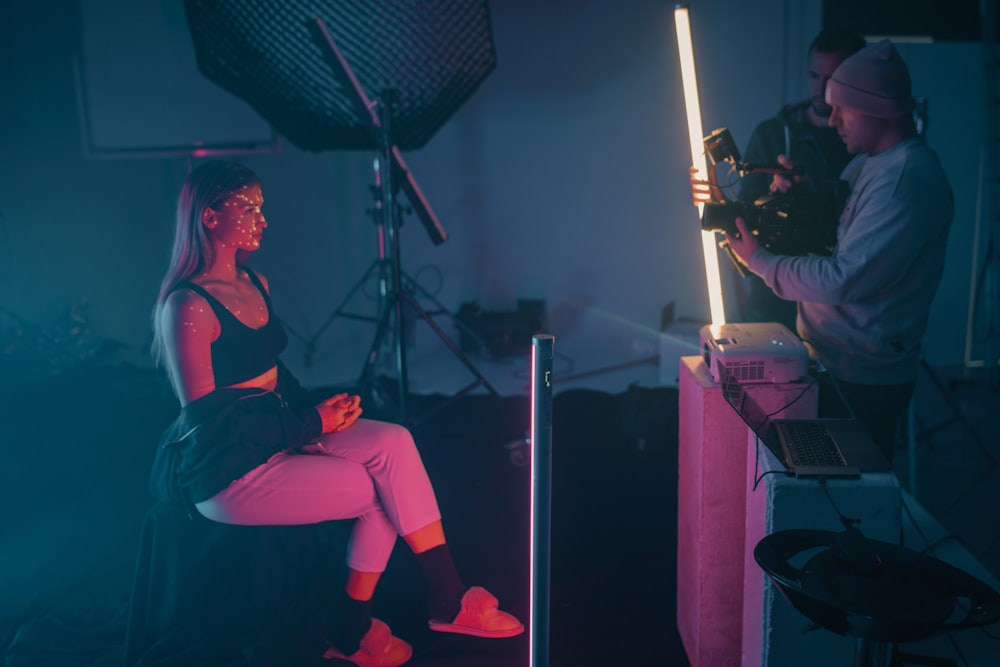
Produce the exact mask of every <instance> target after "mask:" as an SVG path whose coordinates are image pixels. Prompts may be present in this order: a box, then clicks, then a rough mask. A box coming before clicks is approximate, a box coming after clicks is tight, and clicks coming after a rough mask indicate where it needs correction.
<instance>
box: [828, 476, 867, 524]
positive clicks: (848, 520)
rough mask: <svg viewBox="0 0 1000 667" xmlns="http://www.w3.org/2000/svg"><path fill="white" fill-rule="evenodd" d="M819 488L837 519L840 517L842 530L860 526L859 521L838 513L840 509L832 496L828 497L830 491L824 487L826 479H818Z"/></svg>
mask: <svg viewBox="0 0 1000 667" xmlns="http://www.w3.org/2000/svg"><path fill="white" fill-rule="evenodd" d="M819 486H820V488H821V489H823V494H824V495H825V496H826V499H827V500H828V501H830V506H831V507H833V511H834V512H836V513H837V516H838V517H840V523H842V524H844V528H850V527H851V526H860V525H861V519H852V518H850V517H848V516H847V515H845V514H844V513H843V512H841V511H840V508H839V507H837V503H835V502H833V496H831V495H830V490H829V489H828V488H827V487H826V477H820V478H819Z"/></svg>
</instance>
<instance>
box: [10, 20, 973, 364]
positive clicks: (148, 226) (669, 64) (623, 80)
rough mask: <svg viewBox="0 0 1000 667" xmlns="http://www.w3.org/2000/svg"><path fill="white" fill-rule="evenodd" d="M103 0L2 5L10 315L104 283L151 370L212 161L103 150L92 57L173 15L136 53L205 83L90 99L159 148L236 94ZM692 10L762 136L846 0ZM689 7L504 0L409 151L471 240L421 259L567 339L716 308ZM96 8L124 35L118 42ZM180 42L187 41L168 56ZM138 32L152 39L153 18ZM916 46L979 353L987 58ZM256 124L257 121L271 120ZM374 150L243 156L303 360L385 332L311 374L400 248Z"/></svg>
mask: <svg viewBox="0 0 1000 667" xmlns="http://www.w3.org/2000/svg"><path fill="white" fill-rule="evenodd" d="M84 1H85V2H86V5H82V4H81V3H79V2H76V1H73V0H48V1H46V2H41V3H29V2H15V1H12V0H9V1H7V2H3V3H0V68H2V69H0V170H2V177H0V306H2V307H3V309H4V311H3V313H2V315H0V332H2V335H3V337H4V343H5V346H6V345H7V344H9V343H11V342H13V343H14V344H17V343H19V342H20V341H21V340H23V338H22V337H21V331H23V329H24V327H25V326H28V327H37V328H39V329H43V330H51V329H52V328H53V327H54V326H56V325H57V323H59V322H61V321H64V320H65V315H64V313H65V312H66V309H67V308H68V307H70V306H71V305H72V304H78V303H80V302H81V300H86V303H87V304H89V311H88V319H87V322H88V325H89V329H90V332H91V335H92V337H93V339H97V340H108V341H114V343H115V345H114V350H115V351H114V353H115V354H116V355H118V356H120V357H121V358H123V359H126V360H129V361H134V362H136V363H147V361H146V360H147V355H146V347H145V346H146V344H147V343H148V337H149V334H148V331H149V326H148V319H149V311H150V308H151V305H152V302H153V299H154V297H155V292H156V288H157V285H158V281H159V278H160V275H161V273H162V271H163V269H164V266H165V262H166V256H167V252H168V246H169V239H170V234H171V215H172V208H173V202H174V198H175V197H176V193H177V190H178V188H179V186H180V183H181V181H182V179H183V177H184V174H185V173H186V169H187V167H188V164H187V161H186V160H185V159H184V158H182V157H135V158H129V159H108V158H107V157H104V156H95V155H94V154H93V150H91V151H90V154H89V155H88V145H87V137H86V136H84V134H83V133H82V132H81V123H80V115H79V113H78V97H77V90H76V83H77V82H76V80H75V77H74V70H73V56H74V55H80V54H86V53H87V44H88V42H87V40H88V39H90V40H95V39H100V40H113V39H114V34H115V30H118V31H119V34H122V32H121V31H128V30H143V29H146V30H152V31H155V34H156V37H157V40H156V41H155V42H154V40H152V39H147V40H145V43H146V44H147V48H146V49H145V52H136V53H135V54H134V62H129V63H128V64H129V66H130V67H131V68H132V69H134V70H135V71H136V72H138V73H140V76H141V73H142V72H151V73H156V77H160V78H162V81H163V86H164V87H166V86H167V84H170V85H171V86H174V85H179V86H180V88H179V90H180V91H181V92H180V93H179V94H177V95H176V96H174V97H172V98H171V97H169V96H168V97H167V99H163V100H159V101H157V103H156V104H155V105H153V106H152V107H151V109H150V110H149V111H146V112H143V114H142V116H143V117H142V120H141V122H138V123H136V122H135V118H134V117H132V116H129V117H115V115H114V114H115V109H116V108H118V109H119V111H118V112H119V113H125V114H127V112H124V111H121V110H122V109H125V108H126V107H127V106H128V105H126V104H125V102H126V101H130V102H134V101H135V100H130V99H129V98H138V97H140V96H141V95H142V94H143V93H142V92H141V91H140V90H139V89H136V88H126V89H121V90H119V91H118V94H120V95H121V96H122V97H121V99H122V102H123V103H122V104H121V106H120V107H116V105H115V104H113V103H112V104H110V105H108V104H105V105H104V106H102V107H100V108H98V106H96V101H95V106H94V108H91V109H87V111H89V112H90V113H92V114H95V117H94V118H91V120H92V121H93V122H94V123H95V124H98V125H99V124H100V123H106V127H111V128H119V129H128V130H129V131H130V132H132V133H138V136H139V139H129V141H141V140H142V130H143V128H144V127H145V128H148V129H149V130H150V136H149V137H148V141H149V142H151V143H157V142H160V141H161V134H162V130H163V129H165V128H175V127H181V128H183V125H184V122H186V121H183V122H182V119H185V118H188V117H189V116H190V115H191V114H192V112H197V111H198V110H199V107H206V106H210V107H211V108H213V109H214V108H215V106H214V105H215V104H221V103H220V102H218V101H217V98H215V97H214V96H209V95H208V94H207V93H204V92H203V91H205V90H206V88H205V85H206V82H205V81H202V80H199V81H198V82H197V83H195V82H192V81H191V80H190V77H192V76H194V77H196V76H197V75H196V74H184V73H183V71H182V68H181V65H182V64H186V63H185V62H184V61H189V60H190V57H189V54H184V52H183V49H185V48H186V45H185V42H184V39H185V36H184V35H183V34H178V33H176V32H171V31H172V30H174V31H176V26H175V25H174V24H172V23H171V22H170V21H171V20H172V19H171V18H170V17H171V16H175V15H176V14H175V12H176V10H175V9H171V8H170V7H169V6H168V5H167V4H164V3H159V2H150V3H142V4H136V3H130V4H131V5H136V6H138V7H145V8H146V10H147V11H148V12H149V15H148V18H147V20H146V21H139V22H138V23H137V24H133V27H132V28H128V27H126V26H119V25H118V24H117V23H116V18H121V17H120V16H119V15H118V14H116V13H115V7H116V5H117V4H118V3H117V2H111V1H110V0H107V1H105V2H103V3H102V2H101V1H100V0H84ZM691 5H692V23H693V29H694V33H695V34H694V38H695V48H696V55H697V57H698V71H699V76H700V77H701V92H702V108H703V117H704V126H705V129H706V131H707V130H710V129H712V128H715V127H723V126H724V127H729V128H730V129H731V131H732V133H733V135H734V138H735V139H736V140H737V142H739V143H740V144H741V145H743V144H745V142H746V140H747V139H748V138H749V135H750V131H751V129H752V127H753V125H754V124H755V123H756V122H757V121H758V120H760V119H763V118H764V117H767V116H769V115H771V114H773V113H774V112H775V111H776V110H777V109H778V107H779V106H780V105H781V104H783V103H784V102H787V101H792V100H795V99H798V98H799V97H801V96H802V94H803V92H804V73H803V69H802V68H803V63H804V53H805V49H806V46H807V45H808V42H809V40H810V39H811V37H812V35H813V34H815V32H816V30H817V29H818V28H819V25H820V22H821V15H822V4H821V3H819V2H809V3H793V2H789V1H783V0H757V1H756V2H749V3H731V2H725V1H723V0H706V1H702V2H692V3H691ZM81 7H86V11H85V12H82V11H81ZM672 8H673V5H672V4H664V3H662V2H658V1H654V0H636V1H635V2H630V3H628V4H627V5H622V4H621V3H617V2H614V1H613V0H590V1H586V0H560V1H558V2H551V3H548V2H547V3H535V2H528V1H527V0H513V1H505V2H495V3H493V4H492V6H491V14H492V23H493V31H494V40H495V45H496V49H497V59H498V65H497V68H496V70H495V71H494V72H493V73H491V74H490V75H489V77H488V78H487V79H486V80H485V81H484V82H483V84H482V85H481V87H480V88H479V89H478V90H477V91H476V92H475V94H474V95H473V96H472V97H471V98H470V99H469V101H468V102H466V103H465V104H464V105H463V106H462V107H461V108H460V109H459V110H458V111H457V112H456V113H455V114H454V115H453V117H452V118H451V119H449V121H448V122H447V123H446V124H445V125H444V126H443V127H442V128H441V130H439V131H438V132H437V133H436V134H435V136H433V137H432V138H431V140H430V141H429V142H428V143H427V145H426V146H425V147H423V148H421V149H419V150H415V151H412V152H411V153H408V154H407V155H406V159H407V162H408V163H409V166H410V167H411V168H412V170H413V173H414V175H415V177H416V178H417V180H418V182H419V183H420V186H421V188H422V189H423V191H424V194H425V195H426V196H427V198H428V200H429V202H430V203H431V205H432V206H433V208H434V211H435V213H436V214H437V216H438V217H439V219H440V220H441V222H442V224H443V226H444V227H445V229H446V230H447V231H448V233H449V237H450V238H449V240H448V242H447V243H445V244H444V245H442V246H435V245H434V244H433V243H432V242H431V241H430V239H429V238H428V236H427V234H425V232H424V230H423V229H422V228H421V226H420V225H419V224H418V223H417V222H416V221H415V220H412V221H407V222H406V223H405V224H404V228H403V230H402V238H403V243H404V256H403V259H404V266H405V267H406V268H407V269H408V271H409V272H411V273H413V274H414V275H416V276H417V277H418V279H420V280H421V281H422V282H424V283H426V284H427V285H428V286H429V287H430V288H431V290H432V291H433V293H434V294H435V296H436V297H437V298H438V299H440V300H441V302H442V303H444V304H445V305H446V306H447V307H449V308H450V309H453V310H457V308H458V307H459V304H460V303H462V302H464V301H476V302H478V303H480V304H482V305H483V306H485V307H488V308H497V309H506V308H510V307H512V306H513V304H514V303H515V301H516V300H517V299H518V298H544V299H546V301H547V304H548V309H549V320H550V328H551V329H552V330H553V332H554V333H556V334H557V335H560V334H561V335H564V336H569V335H571V334H574V333H577V332H579V331H581V330H584V329H586V328H587V327H588V326H592V325H593V324H594V323H601V324H607V323H608V322H614V323H616V324H615V325H614V326H616V327H618V329H617V330H618V331H619V332H620V333H619V334H618V335H620V337H621V338H622V339H625V340H626V341H628V340H632V341H641V342H643V343H644V344H651V342H655V340H656V338H657V334H658V329H659V323H660V311H661V309H662V307H663V306H664V305H665V304H667V303H669V302H671V301H672V302H675V304H676V307H677V312H678V313H679V314H682V315H685V316H688V317H694V318H699V319H703V320H707V318H708V316H709V314H708V301H707V296H706V294H705V288H704V285H703V283H704V281H703V279H702V276H703V267H702V261H701V257H700V254H699V250H698V249H699V238H698V234H699V232H698V223H697V220H696V217H695V213H694V209H693V208H692V207H691V205H690V196H689V193H688V190H687V166H688V164H689V163H690V156H689V152H688V147H687V138H686V137H687V135H686V128H685V120H684V111H683V100H682V98H681V86H680V80H679V74H678V67H677V55H676V44H675V40H674V36H673V22H672V16H671V10H672ZM130 11H135V7H132V8H131V10H130ZM85 19H86V20H85ZM88 22H89V25H90V27H89V28H88V27H87V26H88ZM95 25H96V27H97V28H104V29H110V30H108V31H107V32H101V33H100V34H101V36H100V37H97V36H96V35H95V34H94V28H95ZM143 26H145V27H143ZM107 35H111V36H110V37H108V36H107ZM161 40H162V41H163V42H164V43H166V44H168V45H169V46H171V47H172V48H174V49H177V51H175V52H173V53H169V52H165V53H158V52H150V51H149V48H148V45H151V44H153V43H157V44H159V43H160V41H161ZM171 40H172V41H171ZM122 41H123V42H124V41H128V43H138V44H140V45H142V44H143V43H144V40H143V39H141V38H140V39H138V40H136V38H135V35H129V39H128V40H125V36H124V35H122ZM91 45H92V46H93V43H92V44H91ZM108 46H109V47H110V46H114V44H111V43H109V44H108ZM900 48H901V52H902V53H903V55H904V57H905V58H906V59H907V61H908V63H909V64H910V67H911V70H912V73H913V79H914V86H915V92H916V93H917V94H918V95H922V96H925V97H927V98H928V99H929V109H930V113H931V124H930V129H929V140H930V142H931V144H932V146H934V147H935V148H936V149H937V150H938V151H939V153H940V155H941V157H942V159H943V161H944V162H945V166H946V168H947V169H948V171H949V175H950V177H951V180H952V185H953V187H954V189H955V191H956V195H957V204H956V222H955V229H954V232H953V234H952V238H951V242H950V245H949V258H948V267H947V271H946V276H945V280H944V283H943V285H942V289H941V293H940V294H939V297H938V299H937V301H936V303H935V307H934V312H933V315H932V321H931V323H930V327H929V332H928V338H927V347H928V357H929V358H930V359H931V361H932V362H935V363H938V364H943V365H952V366H957V365H959V364H961V363H962V359H963V355H964V352H965V334H966V319H967V315H968V312H969V291H970V270H971V269H972V268H973V267H974V266H975V265H977V264H978V263H979V261H980V257H979V256H978V255H977V254H976V253H977V252H979V253H981V247H980V248H979V249H978V250H977V246H975V245H974V238H975V227H976V198H977V180H978V162H979V146H980V143H981V136H982V130H981V128H982V93H981V91H982V75H981V70H980V57H979V52H978V50H977V46H976V45H975V44H974V43H968V42H948V43H939V44H930V45H908V44H907V45H902V46H901V47H900ZM178 54H184V56H185V57H183V58H182V57H180V56H179V55H178ZM748 54H752V55H753V57H752V58H751V57H748ZM127 60H128V61H132V60H133V58H128V59H127ZM174 62H176V63H177V67H176V68H174V69H176V70H177V71H176V72H175V73H174V74H175V75H176V76H170V75H171V73H172V68H171V67H170V64H171V63H174ZM94 63H95V59H93V58H91V60H89V61H87V62H86V63H85V65H88V64H89V65H94ZM144 63H146V64H145V65H144ZM87 73H88V74H90V76H92V77H100V75H99V74H94V73H93V72H87ZM168 76H170V80H168V78H167V77H168ZM185 77H189V78H188V79H185ZM147 78H153V75H152V74H150V75H149V77H147ZM160 78H155V79H154V81H159V80H160ZM91 83H92V84H95V85H96V84H97V83H100V81H91ZM155 88H156V86H154V89H155ZM209 88H211V87H210V86H209ZM105 92H107V91H105ZM112 92H113V91H112ZM213 92H217V91H213ZM112 99H113V96H112ZM229 102H232V100H229ZM237 102H238V100H237ZM202 110H203V109H202ZM194 115H195V117H198V116H197V113H195V114H194ZM256 120H257V119H255V118H254V117H253V115H252V114H250V115H248V116H245V117H243V118H242V119H241V120H240V121H239V122H240V123H247V124H248V128H247V131H248V132H249V133H251V134H260V133H261V128H260V127H259V126H258V125H257V123H256ZM126 121H128V122H126ZM234 122H235V121H234ZM224 127H226V128H227V129H231V127H232V124H231V123H228V122H227V123H224ZM154 129H155V130H157V131H156V132H153V130H154ZM106 136H107V135H101V136H99V137H97V138H98V140H99V141H103V140H104V139H102V138H101V137H106ZM91 139H94V137H91ZM93 148H94V147H93V146H90V149H93ZM371 157H372V156H371V155H370V154H368V153H367V152H365V151H326V152H320V153H314V152H309V151H304V150H301V149H299V148H297V147H295V146H294V145H291V144H290V143H289V142H287V141H284V142H282V143H281V149H280V152H274V153H262V154H258V155H251V156H246V157H244V158H243V159H245V161H246V162H247V163H248V164H249V165H250V166H251V167H253V168H254V169H255V170H257V171H258V172H259V173H260V174H261V176H262V178H263V180H264V184H265V197H266V199H267V205H266V212H267V213H268V215H269V220H270V225H271V226H270V228H269V231H268V237H267V241H266V247H265V249H264V250H262V251H261V252H260V253H259V255H260V256H259V257H255V263H256V266H257V267H258V268H259V269H260V270H262V271H263V272H265V273H266V274H267V275H268V276H269V277H270V279H271V284H272V290H273V292H274V294H275V297H276V299H278V301H279V303H281V304H282V312H283V315H284V316H285V319H286V321H287V323H288V324H289V326H290V328H291V329H292V330H293V348H292V350H291V355H292V356H291V357H290V361H291V363H292V365H298V366H300V368H298V369H297V370H299V371H300V373H301V374H302V375H303V377H304V378H305V379H306V380H307V381H330V382H334V381H341V380H344V379H348V378H350V377H352V375H353V373H354V371H355V370H356V368H357V364H356V363H355V362H354V361H353V360H355V359H357V355H358V354H359V353H361V352H363V350H364V346H365V344H366V342H367V339H368V336H369V333H368V331H369V330H367V329H365V328H364V327H365V326H367V325H358V324H350V323H344V322H338V323H337V325H336V326H333V327H330V328H329V329H327V330H326V331H325V333H323V334H322V336H321V337H320V338H319V340H318V341H317V342H318V345H317V357H316V362H315V364H314V365H313V366H311V367H309V368H303V367H301V366H302V365H303V364H302V361H301V360H302V355H301V352H302V349H301V348H302V341H303V340H305V339H310V338H312V337H313V336H314V335H316V334H317V332H319V331H320V329H321V327H322V325H323V323H324V321H325V319H326V317H327V315H328V314H329V313H330V312H331V311H332V309H333V308H334V307H335V306H336V305H337V303H338V302H339V301H340V299H341V298H343V297H344V296H345V294H346V293H347V290H348V289H349V287H350V286H351V285H352V284H353V283H354V282H355V281H356V280H357V279H358V278H360V276H361V275H362V274H363V273H364V272H365V270H366V269H367V268H368V266H369V265H370V263H371V261H372V260H373V259H374V258H375V256H376V244H375V238H374V228H373V225H372V222H371V219H370V217H369V215H368V209H369V208H370V207H371V194H370V192H369V186H370V185H371V182H372V178H371V174H372V164H371Z"/></svg>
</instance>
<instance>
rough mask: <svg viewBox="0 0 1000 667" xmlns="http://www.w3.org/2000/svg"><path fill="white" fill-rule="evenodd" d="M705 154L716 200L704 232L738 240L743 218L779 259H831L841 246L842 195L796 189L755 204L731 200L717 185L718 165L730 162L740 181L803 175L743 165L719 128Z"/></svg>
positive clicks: (707, 140) (708, 211)
mask: <svg viewBox="0 0 1000 667" xmlns="http://www.w3.org/2000/svg"><path fill="white" fill-rule="evenodd" d="M704 143H705V152H706V154H707V155H708V157H709V161H710V162H711V164H712V168H711V169H709V178H708V180H709V184H710V186H711V192H712V193H713V201H710V202H706V203H705V207H704V212H703V213H702V217H701V228H702V229H703V230H705V231H710V232H724V233H727V234H732V235H734V236H736V235H738V234H739V231H738V230H737V229H736V218H743V221H744V222H746V225H747V229H748V230H749V231H750V233H751V234H753V235H754V236H756V237H757V241H758V242H759V243H760V244H761V246H763V247H764V248H766V249H767V250H770V251H771V252H773V253H775V254H777V255H805V254H815V255H828V254H830V251H831V249H832V248H833V246H834V244H835V243H836V242H837V223H838V218H839V214H840V209H841V208H842V202H841V196H840V194H839V193H838V192H837V191H836V189H835V188H832V187H831V188H824V189H823V190H821V191H819V192H813V191H809V190H806V189H805V188H802V187H796V186H793V187H792V189H791V190H789V191H788V192H787V193H776V194H773V195H771V196H768V197H761V198H760V199H757V200H756V201H754V202H753V203H752V204H751V203H748V202H741V201H727V200H726V199H725V197H724V196H723V195H722V194H721V192H722V190H721V188H719V186H718V183H717V182H716V176H715V165H716V164H718V163H719V162H729V163H731V164H732V165H733V168H734V169H735V170H736V171H737V172H738V173H739V175H740V177H743V176H746V175H747V174H751V173H771V174H782V175H786V176H794V175H796V174H799V173H800V172H799V171H798V170H795V169H785V168H784V167H781V166H767V165H753V164H747V163H745V162H742V161H741V160H740V152H739V150H737V148H736V144H735V142H733V138H732V136H731V135H730V134H729V130H727V129H725V128H721V129H718V130H715V131H714V132H712V134H710V135H708V136H707V137H705V140H704Z"/></svg>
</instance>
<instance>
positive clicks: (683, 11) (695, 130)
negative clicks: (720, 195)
mask: <svg viewBox="0 0 1000 667" xmlns="http://www.w3.org/2000/svg"><path fill="white" fill-rule="evenodd" d="M674 27H675V29H676V30H677V51H678V53H679V55H680V61H681V79H682V80H683V82H684V108H685V110H686V111H687V124H688V139H689V141H690V142H691V164H692V165H694V166H695V167H697V169H698V173H697V178H699V179H701V180H705V179H706V178H707V176H708V168H709V167H708V162H707V159H706V156H705V146H704V140H705V133H704V132H703V131H702V127H701V104H700V102H699V101H698V77H697V75H696V73H695V68H694V48H693V47H692V46H691V17H690V15H689V13H688V7H687V5H677V6H676V7H675V8H674ZM704 208H705V206H704V204H698V219H699V220H700V219H701V214H702V210H703V209H704ZM715 241H716V239H715V232H709V231H705V230H702V232H701V249H702V253H703V254H704V256H705V278H706V281H707V285H708V302H709V307H710V308H711V313H712V324H715V325H720V324H725V323H726V311H725V308H724V307H723V303H722V278H721V277H720V274H719V254H718V253H719V251H718V249H717V248H716V245H715Z"/></svg>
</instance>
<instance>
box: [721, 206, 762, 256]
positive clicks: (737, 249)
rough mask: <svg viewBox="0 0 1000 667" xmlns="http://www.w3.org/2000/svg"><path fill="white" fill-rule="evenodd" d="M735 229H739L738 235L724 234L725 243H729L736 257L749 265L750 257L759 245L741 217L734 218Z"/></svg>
mask: <svg viewBox="0 0 1000 667" xmlns="http://www.w3.org/2000/svg"><path fill="white" fill-rule="evenodd" d="M736 229H738V230H739V232H740V234H739V236H734V235H733V234H729V233H727V234H726V243H728V244H729V248H730V250H732V251H733V253H735V255H736V257H737V259H739V261H740V262H742V263H743V264H744V265H746V266H749V265H750V258H751V257H753V254H754V253H755V252H756V251H757V248H759V247H760V244H759V243H757V237H755V236H754V235H753V234H751V233H750V231H749V230H748V229H747V223H746V222H744V221H743V218H739V217H738V218H736Z"/></svg>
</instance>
